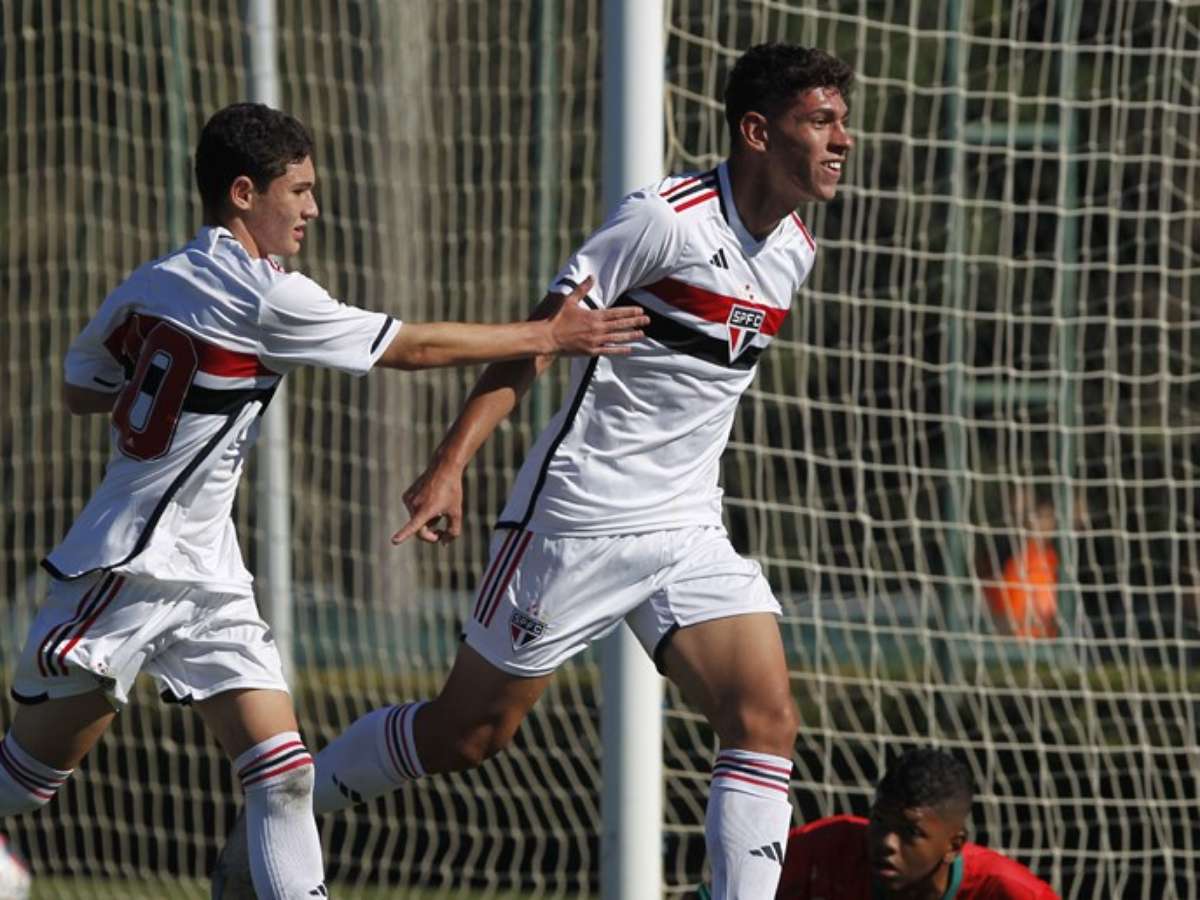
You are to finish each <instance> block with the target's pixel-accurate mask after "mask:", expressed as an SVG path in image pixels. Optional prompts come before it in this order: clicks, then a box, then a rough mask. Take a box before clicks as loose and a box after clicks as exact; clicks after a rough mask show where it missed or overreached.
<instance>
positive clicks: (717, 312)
mask: <svg viewBox="0 0 1200 900" xmlns="http://www.w3.org/2000/svg"><path fill="white" fill-rule="evenodd" d="M641 290H644V291H646V292H647V293H649V294H652V295H654V296H655V297H657V298H658V299H659V300H662V301H663V302H664V303H667V304H669V305H670V306H672V307H673V308H675V309H678V310H680V311H681V312H685V313H687V314H689V315H691V316H695V317H696V318H698V319H703V320H704V321H706V322H711V323H713V324H715V325H726V323H728V321H729V316H730V313H731V312H732V310H733V308H734V307H735V306H737V307H743V308H746V307H748V308H750V309H753V310H755V311H757V312H760V313H762V317H763V318H762V325H761V327H760V328H759V332H758V333H759V334H763V335H765V336H767V337H774V335H775V334H777V333H778V331H779V328H780V326H782V325H783V322H784V320H785V319H786V318H787V314H788V311H787V310H786V309H780V308H778V307H774V306H766V305H764V304H762V303H755V302H753V301H750V300H742V299H740V298H738V297H730V296H728V295H726V294H718V293H716V292H715V291H710V290H707V289H705V288H702V287H697V286H696V285H694V284H688V283H687V282H685V281H679V280H678V279H674V278H664V279H663V280H662V281H656V282H654V283H653V284H648V285H646V286H645V287H643V288H641ZM616 305H618V306H636V305H639V304H638V302H637V300H636V299H635V298H633V297H631V296H629V295H626V296H624V297H622V298H621V299H620V300H618V301H617V304H616ZM642 305H643V306H645V313H646V315H647V316H649V317H650V324H649V325H647V326H646V327H645V329H643V330H644V331H645V334H646V337H648V338H650V339H651V340H654V341H657V342H658V343H660V344H662V345H663V346H664V347H669V348H670V349H672V350H675V351H677V352H679V353H686V354H687V355H688V356H694V357H696V358H697V359H702V360H704V361H705V362H708V363H712V364H713V365H716V366H723V367H725V368H729V369H740V370H747V369H751V368H753V367H754V365H755V364H756V363H757V362H758V358H759V356H760V355H762V351H763V348H762V347H756V346H750V347H747V348H746V349H745V350H744V351H742V352H741V353H740V354H738V355H737V356H736V357H734V359H732V360H730V358H729V355H730V354H729V342H728V340H722V339H720V338H715V337H712V336H711V335H709V334H706V333H705V332H703V331H700V330H698V329H697V328H695V327H693V326H692V325H691V324H689V323H688V322H685V321H682V320H679V319H674V318H672V317H671V316H668V315H664V314H663V313H661V312H658V311H657V310H654V309H651V308H650V307H649V306H648V305H646V304H642Z"/></svg>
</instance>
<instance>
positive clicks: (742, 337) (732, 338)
mask: <svg viewBox="0 0 1200 900" xmlns="http://www.w3.org/2000/svg"><path fill="white" fill-rule="evenodd" d="M763 318H765V314H764V313H763V311H762V310H761V309H755V308H754V307H753V306H738V305H737V304H736V303H735V304H734V305H733V308H732V309H730V310H729V318H728V319H726V320H725V326H726V328H728V329H729V361H730V362H733V361H734V360H735V359H737V358H738V357H739V356H741V355H742V351H743V350H745V349H746V348H747V347H749V346H750V341H752V340H753V339H754V336H755V335H756V334H758V332H759V331H760V330H761V329H762V323H763Z"/></svg>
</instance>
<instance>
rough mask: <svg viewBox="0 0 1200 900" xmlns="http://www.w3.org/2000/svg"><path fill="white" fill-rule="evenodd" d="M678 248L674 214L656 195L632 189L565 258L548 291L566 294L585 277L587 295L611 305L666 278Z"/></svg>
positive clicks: (679, 233) (678, 229) (679, 229)
mask: <svg viewBox="0 0 1200 900" xmlns="http://www.w3.org/2000/svg"><path fill="white" fill-rule="evenodd" d="M683 246H684V239H683V228H682V227H681V226H680V223H679V216H678V214H677V213H676V212H675V211H674V210H673V209H671V207H670V205H669V204H668V203H667V202H666V201H665V200H663V199H662V198H661V197H660V196H659V195H658V194H657V193H656V192H654V191H650V190H644V191H636V192H634V193H632V194H630V195H629V196H628V197H626V198H625V199H624V200H622V201H621V202H620V203H619V204H618V205H617V208H616V209H615V210H614V211H613V213H612V215H611V216H609V217H608V219H607V220H606V221H605V222H604V224H603V225H601V226H600V227H599V228H598V229H597V230H596V231H595V232H593V233H592V235H591V236H590V237H589V238H588V239H587V240H586V241H584V242H583V245H582V246H581V247H580V248H579V249H578V250H577V251H575V254H574V255H573V256H572V257H571V258H570V259H569V260H567V264H566V265H565V266H564V267H563V268H562V270H561V271H560V272H559V273H558V275H557V276H556V277H555V279H554V282H553V283H552V284H551V287H550V290H551V291H554V292H557V293H566V292H567V291H569V290H570V289H571V288H573V287H575V285H577V284H579V282H580V281H582V280H583V279H584V278H586V277H587V276H588V275H591V276H592V277H593V278H594V279H595V280H596V283H595V286H594V287H593V288H592V290H591V292H590V293H589V296H590V297H591V298H592V299H593V300H595V301H596V302H597V303H598V304H599V305H601V306H612V305H613V304H614V303H616V302H617V300H619V299H620V298H621V296H622V295H623V294H624V293H625V292H626V291H628V290H629V289H630V288H635V287H640V286H642V285H646V284H650V283H652V282H655V281H658V280H659V279H660V278H662V277H663V276H665V275H666V274H668V273H669V272H670V271H671V270H672V269H673V268H674V266H675V265H676V262H677V260H678V259H679V256H680V254H681V253H682V252H683Z"/></svg>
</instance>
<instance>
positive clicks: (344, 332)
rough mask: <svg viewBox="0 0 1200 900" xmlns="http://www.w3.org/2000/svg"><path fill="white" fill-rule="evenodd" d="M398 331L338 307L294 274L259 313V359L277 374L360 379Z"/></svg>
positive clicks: (393, 324)
mask: <svg viewBox="0 0 1200 900" xmlns="http://www.w3.org/2000/svg"><path fill="white" fill-rule="evenodd" d="M399 328H400V322H399V321H397V320H396V319H393V318H392V317H391V316H388V315H386V314H384V313H377V312H369V311H367V310H365V309H359V308H358V307H356V306H349V305H348V304H345V303H341V302H339V301H338V300H335V299H334V298H333V297H331V296H330V295H329V293H328V292H327V291H326V290H325V289H324V288H322V287H321V286H320V285H319V284H317V283H316V282H315V281H313V280H312V279H311V278H307V277H305V276H304V275H301V274H299V273H292V274H290V275H288V276H287V277H286V278H283V279H281V280H280V281H279V282H278V283H277V284H276V285H275V286H273V287H272V288H271V290H270V291H268V292H267V293H266V295H264V297H263V299H262V304H261V306H260V308H259V343H260V345H261V347H262V358H263V361H264V362H265V363H266V364H267V365H268V366H269V367H270V368H272V369H274V370H275V371H277V372H288V371H290V370H292V369H295V368H298V367H299V366H321V367H324V368H330V369H338V370H339V371H342V372H348V373H350V374H352V375H363V374H365V373H366V372H368V371H369V370H370V368H371V366H373V365H374V364H375V360H377V359H378V358H379V356H380V354H382V353H383V351H384V350H386V349H387V347H388V345H389V344H390V343H391V341H392V338H393V337H395V336H396V332H397V330H399Z"/></svg>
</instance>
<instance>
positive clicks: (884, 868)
mask: <svg viewBox="0 0 1200 900" xmlns="http://www.w3.org/2000/svg"><path fill="white" fill-rule="evenodd" d="M871 871H872V872H874V873H875V875H876V877H878V878H882V879H884V880H885V881H886V880H890V879H892V878H895V877H896V876H897V875H899V874H900V870H899V869H897V868H896V867H895V866H893V865H892V864H891V863H889V862H885V861H883V860H872V861H871Z"/></svg>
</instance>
